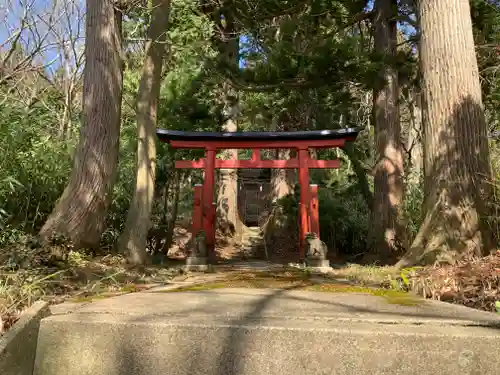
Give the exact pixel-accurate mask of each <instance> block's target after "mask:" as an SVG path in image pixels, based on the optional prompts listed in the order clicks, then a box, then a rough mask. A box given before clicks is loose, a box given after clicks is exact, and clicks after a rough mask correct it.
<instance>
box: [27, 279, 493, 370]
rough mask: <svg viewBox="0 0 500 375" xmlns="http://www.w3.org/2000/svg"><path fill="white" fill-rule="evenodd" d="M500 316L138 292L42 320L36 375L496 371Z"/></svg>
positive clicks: (300, 299) (259, 296)
mask: <svg viewBox="0 0 500 375" xmlns="http://www.w3.org/2000/svg"><path fill="white" fill-rule="evenodd" d="M499 328H500V318H499V317H498V316H497V315H496V314H489V313H486V312H480V311H475V310H471V309H467V308H464V307H461V306H454V305H449V304H444V303H439V302H435V301H421V302H418V304H417V306H406V305H394V304H390V303H388V302H387V301H386V300H385V299H383V298H381V297H375V296H371V295H365V294H335V293H319V292H305V291H293V290H274V289H218V290H211V291H209V290H207V291H203V292H174V293H172V292H170V293H134V294H129V295H125V296H120V297H115V298H109V299H106V300H101V301H98V302H94V303H91V304H86V305H82V306H81V307H80V308H78V309H76V310H74V311H73V312H72V313H67V314H61V315H53V316H51V317H48V318H45V319H43V320H42V322H41V327H40V333H39V339H38V349H37V355H36V365H35V370H34V375H68V374H71V375H202V374H203V375H236V374H238V375H288V374H289V375H306V374H307V375H319V374H322V375H325V374H328V375H335V374H339V375H340V374H342V375H343V374H346V375H347V374H349V375H351V374H355V375H357V374H387V375H389V374H391V375H392V374H394V375H396V374H397V375H404V374H415V375H416V374H419V375H431V374H432V375H435V374H440V375H456V374H484V375H489V374H491V375H493V374H498V369H499V368H500V367H499V366H500V349H499V348H500V330H499Z"/></svg>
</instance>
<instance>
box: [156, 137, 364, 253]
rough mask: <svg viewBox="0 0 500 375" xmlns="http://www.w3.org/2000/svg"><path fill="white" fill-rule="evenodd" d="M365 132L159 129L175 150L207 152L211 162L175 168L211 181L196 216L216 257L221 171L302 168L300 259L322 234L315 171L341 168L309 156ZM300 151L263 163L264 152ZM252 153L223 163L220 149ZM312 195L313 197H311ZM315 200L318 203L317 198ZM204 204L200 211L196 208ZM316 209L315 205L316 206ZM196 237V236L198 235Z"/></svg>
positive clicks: (201, 190)
mask: <svg viewBox="0 0 500 375" xmlns="http://www.w3.org/2000/svg"><path fill="white" fill-rule="evenodd" d="M358 133H359V130H358V129H355V128H349V129H338V130H314V131H297V132H237V133H215V132H184V131H175V130H163V129H158V130H157V132H156V134H157V136H158V138H159V139H160V141H162V142H166V143H169V144H170V145H171V146H172V147H173V148H184V149H187V148H189V149H204V150H205V158H203V159H201V160H197V161H188V160H178V161H176V162H175V168H191V169H192V168H195V169H204V171H205V180H204V182H203V185H202V186H198V187H197V188H196V187H195V212H193V231H197V230H200V229H202V228H203V230H204V231H205V234H206V240H207V247H208V248H209V249H210V250H209V251H211V252H212V253H213V251H214V244H215V207H214V205H213V199H214V182H215V169H216V168H221V169H222V168H223V169H237V168H243V169H253V168H258V169H263V168H279V169H283V168H296V169H298V170H299V184H300V209H299V215H300V220H299V224H300V244H299V258H300V260H304V257H305V247H306V235H307V233H308V232H316V234H317V235H318V236H319V217H318V213H317V210H318V206H317V187H311V186H310V184H309V169H311V168H313V169H315V168H321V169H324V168H339V167H340V161H339V160H316V159H311V158H310V156H309V150H310V149H316V148H334V147H342V146H343V145H344V144H345V142H351V141H355V140H356V138H357V136H358ZM292 148H294V149H296V150H297V157H296V158H294V159H290V160H261V158H260V150H261V149H292ZM223 149H251V150H252V157H251V159H250V160H219V159H216V158H215V155H216V152H217V150H223ZM311 195H312V196H311ZM311 198H313V199H311ZM197 203H198V207H197V206H196V205H197ZM312 206H314V207H312ZM193 235H196V233H193Z"/></svg>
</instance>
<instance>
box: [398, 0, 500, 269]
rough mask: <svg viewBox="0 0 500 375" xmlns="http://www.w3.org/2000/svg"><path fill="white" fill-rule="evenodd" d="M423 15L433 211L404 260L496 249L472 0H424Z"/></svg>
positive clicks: (428, 204)
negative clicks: (489, 224) (489, 217)
mask: <svg viewBox="0 0 500 375" xmlns="http://www.w3.org/2000/svg"><path fill="white" fill-rule="evenodd" d="M418 16H419V20H420V27H421V41H420V70H421V74H422V85H421V87H422V102H423V103H422V104H423V127H424V135H425V136H424V173H425V180H424V183H425V202H424V209H425V212H426V216H425V219H424V222H423V224H422V226H421V228H420V231H419V233H418V234H417V237H416V238H415V241H414V242H413V245H412V247H411V249H410V250H409V251H408V253H407V254H406V255H405V256H404V257H403V258H402V259H401V260H400V262H398V266H400V267H404V266H409V265H414V264H429V263H434V262H436V261H437V262H453V261H455V260H456V259H457V258H459V257H461V256H463V255H466V254H477V255H481V254H483V252H484V251H485V250H490V248H489V247H490V233H489V232H488V230H487V229H486V228H485V227H484V225H483V224H482V216H483V215H485V214H486V207H485V205H484V202H487V200H488V196H489V189H488V179H490V177H491V169H490V155H489V149H488V140H487V129H486V123H485V118H484V111H483V104H482V98H481V87H480V83H479V73H478V66H477V61H476V55H475V51H474V39H473V34H472V22H471V15H470V8H469V1H468V0H447V1H435V0H421V1H420V2H419V6H418Z"/></svg>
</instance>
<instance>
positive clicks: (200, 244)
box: [191, 231, 207, 258]
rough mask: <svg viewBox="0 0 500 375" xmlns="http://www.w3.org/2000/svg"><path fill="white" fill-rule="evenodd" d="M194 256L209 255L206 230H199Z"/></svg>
mask: <svg viewBox="0 0 500 375" xmlns="http://www.w3.org/2000/svg"><path fill="white" fill-rule="evenodd" d="M191 256H192V257H197V258H205V257H206V256H207V241H206V235H205V232H204V231H199V232H198V233H197V234H196V236H195V239H194V246H193V251H192V253H191Z"/></svg>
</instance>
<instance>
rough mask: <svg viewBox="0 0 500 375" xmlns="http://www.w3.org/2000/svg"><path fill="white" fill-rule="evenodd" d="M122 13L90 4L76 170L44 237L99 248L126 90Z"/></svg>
mask: <svg viewBox="0 0 500 375" xmlns="http://www.w3.org/2000/svg"><path fill="white" fill-rule="evenodd" d="M121 17H122V15H121V13H120V12H117V11H115V7H114V1H112V0H87V15H86V42H85V55H86V65H85V72H84V77H83V114H84V116H83V119H82V128H81V133H80V142H79V145H78V148H77V150H76V153H75V159H74V164H73V170H72V173H71V176H70V179H69V181H68V185H67V186H66V189H65V190H64V192H63V194H62V196H61V198H60V199H59V201H58V202H57V204H56V206H55V208H54V211H53V212H52V214H51V215H50V216H49V217H48V219H47V221H46V222H45V225H44V226H43V227H42V229H41V231H40V238H41V239H42V240H47V239H48V238H50V237H51V236H53V235H55V234H58V235H63V236H65V237H67V238H69V239H70V240H71V241H72V242H73V244H74V246H76V247H77V248H79V247H91V248H93V247H97V246H98V245H99V242H100V238H101V235H102V233H103V231H104V229H105V227H104V224H105V219H106V215H107V211H108V207H109V204H110V202H111V194H112V190H113V185H114V183H115V179H116V170H117V165H118V148H119V136H120V116H121V100H122V87H123V61H122V42H121Z"/></svg>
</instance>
